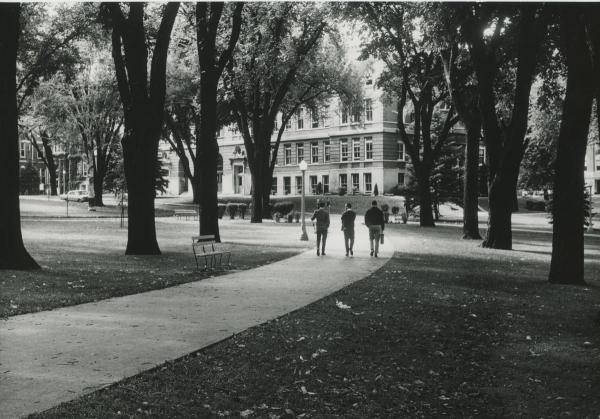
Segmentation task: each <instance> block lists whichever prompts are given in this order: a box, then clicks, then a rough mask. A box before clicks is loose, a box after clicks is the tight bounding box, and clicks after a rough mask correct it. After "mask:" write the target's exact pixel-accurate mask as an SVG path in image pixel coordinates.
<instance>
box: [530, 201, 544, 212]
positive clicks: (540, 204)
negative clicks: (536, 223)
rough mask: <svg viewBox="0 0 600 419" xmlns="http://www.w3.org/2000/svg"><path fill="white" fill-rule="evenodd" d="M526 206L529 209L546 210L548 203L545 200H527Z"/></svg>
mask: <svg viewBox="0 0 600 419" xmlns="http://www.w3.org/2000/svg"><path fill="white" fill-rule="evenodd" d="M525 208H527V209H528V210H529V211H546V203H545V202H544V201H529V200H527V201H525Z"/></svg>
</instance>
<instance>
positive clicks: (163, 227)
mask: <svg viewBox="0 0 600 419" xmlns="http://www.w3.org/2000/svg"><path fill="white" fill-rule="evenodd" d="M23 233H24V237H25V243H26V246H27V249H28V250H29V251H30V253H31V254H32V255H33V257H34V258H35V259H36V260H37V262H38V263H39V264H40V265H41V266H42V270H40V271H3V272H2V278H0V287H1V288H2V293H1V294H0V317H7V316H14V315H17V314H24V313H30V312H35V311H41V310H50V309H53V308H57V307H64V306H71V305H75V304H81V303H87V302H91V301H97V300H102V299H106V298H110V297H117V296H123V295H129V294H136V293H140V292H144V291H149V290H154V289H160V288H165V287H169V286H173V285H178V284H182V283H185V282H191V281H196V280H199V279H202V278H204V277H206V276H208V275H220V274H222V273H227V272H229V271H227V270H225V271H220V272H215V273H212V272H208V273H207V272H202V271H197V270H196V265H195V261H194V256H193V254H192V249H191V239H190V237H191V236H192V235H193V234H197V222H183V221H181V222H175V223H173V222H171V223H163V222H160V221H157V235H158V241H159V246H160V247H161V250H162V252H163V254H162V255H161V256H125V254H124V253H125V245H126V239H127V229H120V228H119V220H118V219H69V220H67V219H52V220H49V219H29V220H28V219H25V220H24V221H23ZM226 235H227V234H226ZM225 240H226V239H225ZM224 246H225V247H226V248H227V249H229V250H231V252H232V265H233V268H234V269H250V268H254V267H257V266H260V265H263V264H267V263H271V262H274V261H277V260H281V259H284V258H287V257H290V256H293V255H295V254H297V253H298V252H299V251H300V249H299V248H292V247H286V246H259V245H254V244H235V243H228V244H225V245H224Z"/></svg>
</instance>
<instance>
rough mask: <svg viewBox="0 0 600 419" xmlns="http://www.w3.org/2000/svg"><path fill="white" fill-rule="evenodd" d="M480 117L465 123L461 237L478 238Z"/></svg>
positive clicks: (479, 237)
mask: <svg viewBox="0 0 600 419" xmlns="http://www.w3.org/2000/svg"><path fill="white" fill-rule="evenodd" d="M480 132H481V119H479V116H474V117H473V119H472V120H471V121H470V122H469V123H468V125H467V144H466V145H465V174H464V191H463V211H464V213H463V239H471V240H480V239H481V236H480V235H479V200H478V197H479V137H480Z"/></svg>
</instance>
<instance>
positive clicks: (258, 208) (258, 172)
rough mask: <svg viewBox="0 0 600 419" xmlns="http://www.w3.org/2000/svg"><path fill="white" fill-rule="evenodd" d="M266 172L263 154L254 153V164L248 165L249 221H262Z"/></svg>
mask: <svg viewBox="0 0 600 419" xmlns="http://www.w3.org/2000/svg"><path fill="white" fill-rule="evenodd" d="M257 154H258V153H257ZM252 166H254V167H252ZM268 172H269V168H268V167H267V164H264V162H263V156H259V155H255V158H254V164H253V165H251V166H250V173H251V175H252V217H251V218H250V222H251V223H262V220H263V210H264V208H263V205H264V202H265V197H264V194H265V173H268Z"/></svg>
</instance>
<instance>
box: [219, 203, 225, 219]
mask: <svg viewBox="0 0 600 419" xmlns="http://www.w3.org/2000/svg"><path fill="white" fill-rule="evenodd" d="M226 209H227V205H225V204H217V215H218V217H219V218H223V214H225V210H226Z"/></svg>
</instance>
